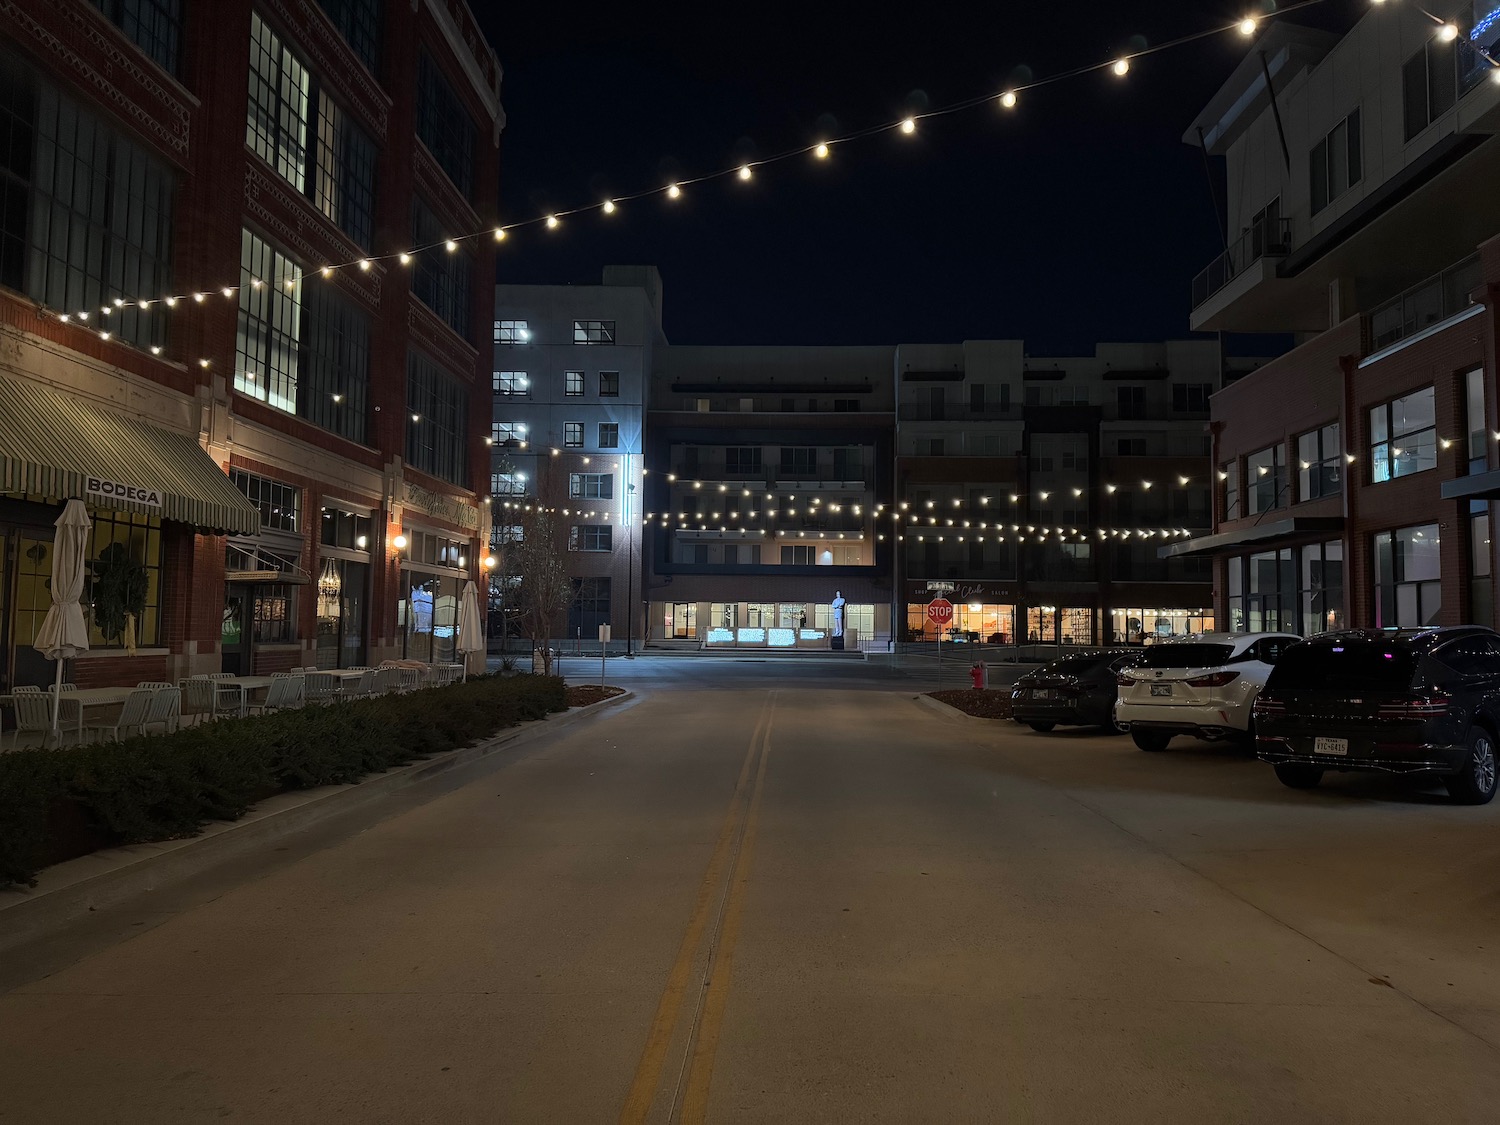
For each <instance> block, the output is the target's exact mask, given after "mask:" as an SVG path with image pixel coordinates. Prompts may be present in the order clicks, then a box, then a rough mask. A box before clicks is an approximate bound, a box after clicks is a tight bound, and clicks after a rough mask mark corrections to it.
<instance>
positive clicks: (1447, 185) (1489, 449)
mask: <svg viewBox="0 0 1500 1125" xmlns="http://www.w3.org/2000/svg"><path fill="white" fill-rule="evenodd" d="M1453 7H1454V6H1453V5H1451V4H1450V5H1449V7H1448V8H1447V9H1439V14H1441V15H1444V16H1452V17H1453V22H1452V23H1451V24H1447V25H1438V24H1435V23H1434V22H1433V20H1432V19H1430V18H1429V17H1427V16H1426V15H1425V14H1423V13H1422V12H1419V11H1417V10H1415V9H1411V8H1409V7H1407V6H1404V5H1390V6H1383V7H1375V8H1371V9H1370V11H1369V12H1368V14H1366V15H1365V16H1364V17H1363V18H1362V19H1361V20H1360V21H1359V22H1358V24H1357V25H1356V26H1355V27H1354V28H1353V29H1352V30H1351V31H1350V33H1349V34H1348V35H1346V36H1343V37H1342V38H1340V37H1337V36H1330V35H1328V34H1326V33H1322V32H1312V31H1308V30H1305V29H1301V28H1297V27H1295V26H1292V25H1289V24H1285V23H1282V24H1278V25H1277V26H1275V27H1272V28H1270V29H1269V30H1268V31H1267V32H1266V33H1265V35H1264V36H1263V37H1262V39H1261V41H1260V42H1259V43H1258V44H1257V48H1256V50H1255V51H1254V52H1252V55H1251V57H1250V58H1249V59H1247V61H1246V62H1245V63H1244V64H1242V65H1241V67H1240V68H1239V69H1238V70H1237V71H1236V72H1235V73H1234V74H1233V75H1232V76H1231V78H1230V79H1229V81H1228V82H1227V83H1226V84H1225V85H1224V87H1223V88H1222V89H1221V90H1220V91H1219V92H1218V94H1217V95H1215V97H1214V99H1213V101H1212V102H1211V103H1210V104H1209V105H1208V106H1207V107H1206V108H1205V109H1204V111H1203V112H1202V113H1201V114H1200V115H1199V117H1198V119H1197V120H1196V121H1195V122H1194V123H1193V125H1192V127H1191V128H1190V129H1189V130H1188V133H1187V134H1186V135H1185V137H1184V140H1185V141H1186V142H1187V143H1190V144H1193V145H1195V146H1196V145H1199V144H1202V145H1204V146H1205V148H1206V149H1207V151H1208V152H1209V153H1210V154H1212V155H1217V156H1223V157H1224V158H1225V159H1226V161H1227V164H1228V170H1229V176H1228V182H1229V200H1228V215H1229V228H1228V229H1229V236H1230V237H1229V238H1228V239H1227V240H1226V243H1227V245H1228V247H1229V249H1228V250H1227V251H1226V252H1225V254H1224V255H1223V256H1221V257H1220V258H1219V259H1218V260H1216V261H1215V262H1214V263H1211V264H1210V266H1209V267H1208V269H1206V270H1205V271H1204V273H1203V274H1202V275H1200V277H1199V278H1198V280H1197V282H1196V283H1195V286H1194V309H1193V316H1192V322H1193V327H1194V328H1198V329H1217V330H1224V331H1235V332H1247V331H1255V332H1292V333H1295V334H1296V335H1297V340H1298V344H1297V346H1296V347H1295V348H1294V349H1293V350H1292V351H1290V352H1289V353H1287V354H1286V355H1283V356H1281V357H1280V358H1278V359H1277V360H1275V361H1274V362H1272V363H1269V364H1267V365H1266V366H1265V367H1263V368H1262V369H1261V370H1260V371H1258V372H1256V373H1255V374H1254V375H1251V376H1249V377H1248V378H1246V379H1244V380H1242V381H1240V382H1238V383H1236V384H1235V385H1233V386H1231V387H1229V388H1227V389H1225V390H1224V391H1222V392H1220V393H1219V394H1218V395H1216V396H1214V398H1213V401H1212V408H1211V409H1212V427H1213V435H1214V447H1213V458H1214V464H1215V475H1216V480H1217V489H1216V495H1215V506H1214V518H1215V526H1214V530H1213V532H1212V533H1211V534H1209V535H1206V536H1201V537H1198V538H1196V539H1194V540H1193V541H1191V542H1186V543H1180V544H1175V545H1173V546H1170V547H1168V548H1166V549H1165V550H1164V551H1163V554H1165V555H1168V556H1177V555H1198V556H1202V557H1209V558H1212V559H1213V561H1214V570H1215V578H1214V587H1215V592H1214V606H1215V611H1216V613H1217V614H1218V615H1219V616H1220V618H1221V619H1222V620H1223V622H1224V623H1225V625H1226V626H1227V627H1229V628H1234V629H1250V630H1260V629H1290V630H1293V631H1296V632H1300V633H1304V634H1309V633H1314V632H1320V631H1323V630H1326V629H1329V628H1334V627H1338V626H1343V625H1356V626H1376V627H1387V626H1394V625H1403V626H1405V625H1419V624H1430V623H1440V624H1453V623H1458V622H1468V621H1473V622H1479V623H1482V624H1487V625H1493V624H1495V623H1496V619H1495V609H1494V597H1493V592H1492V582H1493V578H1492V575H1493V573H1494V565H1495V549H1494V543H1493V535H1492V515H1491V511H1490V501H1491V500H1492V499H1493V498H1495V497H1496V496H1497V495H1500V469H1497V466H1500V461H1497V458H1496V442H1497V440H1500V425H1497V415H1496V408H1497V403H1496V383H1495V370H1496V368H1495V362H1496V335H1495V333H1496V321H1495V311H1494V310H1495V302H1496V298H1497V296H1500V238H1497V237H1496V236H1497V234H1500V195H1497V194H1496V193H1495V191H1494V183H1495V178H1496V174H1497V172H1500V140H1497V139H1496V136H1495V134H1496V132H1497V130H1500V79H1497V75H1500V67H1497V66H1496V65H1495V64H1494V61H1493V59H1494V57H1495V54H1496V50H1497V46H1500V45H1497V42H1496V40H1497V37H1500V34H1497V30H1496V29H1497V27H1500V4H1497V3H1494V2H1490V3H1480V4H1465V5H1463V6H1462V10H1460V11H1458V12H1457V13H1455V12H1453V11H1452V9H1453ZM1445 28H1446V30H1445ZM1262 59H1264V60H1265V63H1264V65H1262ZM1268 82H1269V84H1270V85H1269V88H1268V85H1267V84H1268ZM1389 107H1396V108H1395V110H1394V112H1392V111H1391V110H1390V108H1389Z"/></svg>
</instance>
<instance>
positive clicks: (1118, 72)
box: [1110, 58, 1130, 78]
mask: <svg viewBox="0 0 1500 1125" xmlns="http://www.w3.org/2000/svg"><path fill="white" fill-rule="evenodd" d="M1110 69H1111V70H1113V71H1114V72H1115V77H1116V78H1124V77H1125V76H1126V75H1127V74H1129V73H1130V60H1129V59H1124V58H1121V59H1116V60H1115V63H1114V66H1112V67H1110Z"/></svg>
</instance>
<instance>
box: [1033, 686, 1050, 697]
mask: <svg viewBox="0 0 1500 1125" xmlns="http://www.w3.org/2000/svg"><path fill="white" fill-rule="evenodd" d="M1031 697H1032V698H1033V699H1051V698H1052V692H1051V690H1050V689H1049V688H1037V689H1036V690H1035V691H1033V692H1032V693H1031Z"/></svg>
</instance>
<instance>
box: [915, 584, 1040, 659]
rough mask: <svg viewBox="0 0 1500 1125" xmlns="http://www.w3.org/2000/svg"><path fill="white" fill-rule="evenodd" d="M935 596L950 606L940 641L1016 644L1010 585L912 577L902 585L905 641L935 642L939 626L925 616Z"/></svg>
mask: <svg viewBox="0 0 1500 1125" xmlns="http://www.w3.org/2000/svg"><path fill="white" fill-rule="evenodd" d="M938 598H943V599H944V600H946V601H948V602H949V603H951V604H952V606H953V620H952V622H951V623H949V624H948V625H947V626H946V627H945V628H943V629H942V639H943V640H944V641H967V642H969V643H977V644H992V645H1008V644H1014V643H1016V612H1017V599H1016V591H1015V588H1014V587H1013V586H1010V585H1007V584H1005V583H996V582H947V581H941V582H940V581H931V582H928V581H923V580H921V579H913V580H911V581H909V582H907V584H906V636H905V638H904V639H905V640H907V641H936V640H937V639H938V633H939V629H938V626H937V625H935V624H934V623H933V622H932V620H931V618H929V617H928V616H927V607H928V605H930V604H931V603H932V602H933V601H935V600H936V599H938Z"/></svg>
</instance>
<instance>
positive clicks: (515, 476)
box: [490, 472, 526, 496]
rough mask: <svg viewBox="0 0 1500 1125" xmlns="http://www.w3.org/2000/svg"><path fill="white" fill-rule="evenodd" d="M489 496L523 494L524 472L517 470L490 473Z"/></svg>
mask: <svg viewBox="0 0 1500 1125" xmlns="http://www.w3.org/2000/svg"><path fill="white" fill-rule="evenodd" d="M490 495H491V496H525V495H526V474H525V473H517V472H504V473H491V474H490Z"/></svg>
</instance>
